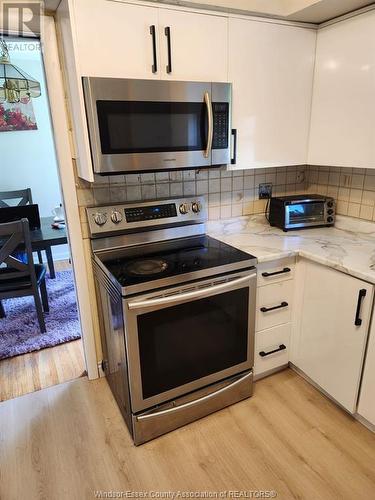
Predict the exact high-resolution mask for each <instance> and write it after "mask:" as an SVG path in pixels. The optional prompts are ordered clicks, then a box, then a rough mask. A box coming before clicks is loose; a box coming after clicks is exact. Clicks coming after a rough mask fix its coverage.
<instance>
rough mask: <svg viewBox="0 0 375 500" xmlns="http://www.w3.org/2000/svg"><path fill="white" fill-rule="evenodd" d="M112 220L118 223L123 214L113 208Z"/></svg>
mask: <svg viewBox="0 0 375 500" xmlns="http://www.w3.org/2000/svg"><path fill="white" fill-rule="evenodd" d="M111 221H112V222H113V223H114V224H118V223H119V222H121V221H122V215H121V213H120V212H119V211H118V210H113V212H112V213H111Z"/></svg>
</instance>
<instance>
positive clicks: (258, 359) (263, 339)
mask: <svg viewBox="0 0 375 500" xmlns="http://www.w3.org/2000/svg"><path fill="white" fill-rule="evenodd" d="M290 331H291V325H290V323H286V324H284V325H279V326H275V327H274V328H269V329H267V330H263V331H261V332H256V334H255V355H254V375H255V377H256V378H260V376H261V375H262V374H263V375H265V374H267V373H268V372H270V371H271V370H275V369H277V368H282V367H284V366H286V365H287V364H288V361H289V342H290Z"/></svg>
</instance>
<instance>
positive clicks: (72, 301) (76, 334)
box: [0, 270, 81, 359]
mask: <svg viewBox="0 0 375 500" xmlns="http://www.w3.org/2000/svg"><path fill="white" fill-rule="evenodd" d="M47 290H48V300H49V309H50V312H49V313H46V314H45V315H44V318H45V322H46V328H47V332H46V333H41V332H40V329H39V323H38V318H37V316H36V311H35V306H34V299H33V297H22V298H19V299H8V300H3V305H4V309H5V313H6V318H2V319H0V359H5V358H11V357H12V356H17V355H18V354H25V353H27V352H32V351H38V350H39V349H44V348H46V347H53V346H55V345H58V344H63V343H65V342H69V341H71V340H76V339H79V338H80V337H81V330H80V324H79V320H78V312H77V302H76V295H75V290H74V284H73V273H72V271H70V270H67V271H60V272H57V273H56V279H50V278H49V277H48V275H47Z"/></svg>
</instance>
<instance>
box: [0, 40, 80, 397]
mask: <svg viewBox="0 0 375 500" xmlns="http://www.w3.org/2000/svg"><path fill="white" fill-rule="evenodd" d="M3 40H4V42H5V44H6V45H5V47H6V52H7V54H8V58H9V61H10V64H12V65H13V66H16V67H17V68H19V69H20V70H21V71H22V73H27V74H28V75H31V76H32V78H33V80H35V81H37V82H38V83H39V85H40V96H38V97H36V98H32V99H31V100H30V101H29V102H27V101H28V99H22V100H21V101H18V102H12V101H14V100H15V99H4V96H3V98H2V99H1V96H0V149H1V152H2V155H1V156H2V159H1V167H0V168H1V170H0V223H3V224H4V223H6V222H8V221H10V220H18V219H19V218H23V217H26V218H27V219H28V220H29V221H30V235H31V240H32V245H33V248H32V250H33V258H34V262H35V264H36V266H41V267H43V268H44V269H45V271H44V272H45V281H46V288H47V294H48V303H49V312H45V313H44V319H45V331H43V328H42V327H41V325H40V321H38V317H37V315H36V310H35V303H34V298H33V296H30V295H29V296H25V297H14V298H5V299H1V306H2V307H1V311H0V312H1V313H2V314H1V316H2V317H1V318H0V401H3V400H6V399H10V398H12V397H16V396H20V395H22V394H25V393H28V392H33V391H35V390H39V389H42V388H44V387H49V386H51V385H55V384H58V383H62V382H65V381H68V380H71V379H74V378H77V377H79V376H82V375H83V374H85V373H86V371H85V370H86V367H85V360H84V355H83V346H82V340H81V325H80V320H79V314H78V307H77V297H76V292H75V285H74V274H73V268H72V265H71V253H70V247H69V245H68V238H67V234H68V230H67V225H66V220H65V219H66V217H65V214H64V210H63V205H64V204H63V198H62V194H61V187H60V182H59V170H58V163H57V158H56V152H55V144H54V136H53V128H52V123H51V116H50V108H49V99H48V95H47V85H46V79H45V75H44V66H43V57H42V52H41V44H40V41H39V40H37V39H34V38H13V37H8V36H7V37H3ZM3 47H4V44H3ZM3 57H4V49H3ZM24 193H28V196H26V195H25V196H23V195H24ZM31 220H32V221H33V223H32V224H31ZM0 246H1V244H0ZM16 257H17V258H18V259H21V260H22V255H21V256H20V255H16ZM4 266H6V265H4V264H3V267H4ZM38 269H39V267H38ZM0 293H1V288H0ZM0 297H1V296H0Z"/></svg>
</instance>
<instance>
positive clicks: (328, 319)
mask: <svg viewBox="0 0 375 500" xmlns="http://www.w3.org/2000/svg"><path fill="white" fill-rule="evenodd" d="M298 272H299V273H301V283H303V286H302V287H301V288H303V289H301V290H300V293H301V294H302V295H301V298H300V299H301V303H300V304H299V305H297V304H296V307H300V311H299V319H298V325H297V327H296V331H295V332H294V335H295V338H294V342H295V346H294V355H293V359H292V362H293V364H295V365H296V366H297V368H299V369H300V370H302V372H303V373H305V374H306V375H307V376H308V377H309V378H310V379H311V380H312V381H313V382H315V383H316V384H317V385H318V386H319V387H320V388H321V389H323V390H324V391H325V392H326V393H327V394H328V395H329V396H331V397H332V398H333V399H334V400H336V401H337V402H338V403H339V404H340V405H341V406H343V407H344V408H346V409H347V410H348V411H349V412H351V413H354V412H355V411H356V406H357V398H358V391H359V385H360V379H361V373H362V366H363V360H364V355H365V347H366V340H367V333H368V328H369V322H370V316H371V307H372V302H373V289H374V287H373V285H370V284H368V283H366V282H364V281H362V280H359V279H357V278H353V277H352V276H348V275H346V274H343V273H341V272H339V271H335V270H334V269H331V268H328V267H325V266H323V265H320V264H316V263H314V262H309V261H301V262H300V263H299V269H298Z"/></svg>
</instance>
